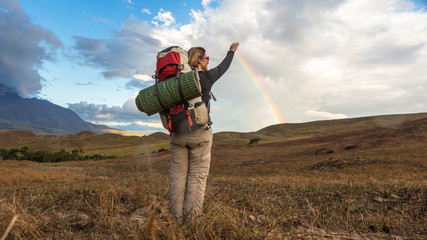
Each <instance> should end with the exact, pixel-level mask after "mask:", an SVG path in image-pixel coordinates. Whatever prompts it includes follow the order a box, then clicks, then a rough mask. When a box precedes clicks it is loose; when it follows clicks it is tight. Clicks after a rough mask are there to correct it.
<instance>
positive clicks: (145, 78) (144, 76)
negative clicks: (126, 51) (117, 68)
mask: <svg viewBox="0 0 427 240" xmlns="http://www.w3.org/2000/svg"><path fill="white" fill-rule="evenodd" d="M132 77H133V78H135V79H138V80H141V81H143V82H152V81H153V77H152V76H149V75H147V74H134V75H133V76H132Z"/></svg>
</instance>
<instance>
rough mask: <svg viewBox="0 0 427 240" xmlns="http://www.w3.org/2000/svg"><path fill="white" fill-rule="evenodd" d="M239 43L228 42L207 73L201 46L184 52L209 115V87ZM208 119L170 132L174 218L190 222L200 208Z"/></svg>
mask: <svg viewBox="0 0 427 240" xmlns="http://www.w3.org/2000/svg"><path fill="white" fill-rule="evenodd" d="M238 47H239V43H238V42H236V43H232V44H231V46H230V50H229V51H228V53H227V56H226V57H225V58H224V60H223V61H222V62H221V63H220V64H219V65H218V66H217V67H215V68H212V69H210V70H208V64H209V56H207V55H206V51H205V49H204V48H202V47H193V48H191V49H190V50H188V62H189V65H190V66H191V67H194V68H197V69H198V71H199V76H200V84H201V89H202V100H203V102H204V103H205V104H206V106H207V108H208V113H209V109H210V108H209V106H210V105H209V101H210V97H211V88H212V86H213V84H214V83H215V82H216V81H217V80H218V79H219V78H220V77H221V76H222V75H223V74H224V73H225V72H226V71H227V69H228V68H229V67H230V64H231V61H232V60H233V56H234V52H235V51H236V50H237V48H238ZM211 125H212V122H211V121H210V116H209V120H208V124H206V125H205V126H204V127H200V128H198V129H196V130H195V131H192V132H189V133H182V134H179V133H175V132H172V133H171V142H170V145H171V152H172V159H171V164H170V173H169V174H170V175H169V198H170V211H171V214H172V216H173V217H174V219H176V220H178V221H181V220H191V219H194V218H195V217H197V216H198V215H199V214H200V213H201V211H202V206H203V199H204V195H205V188H206V180H207V177H208V174H209V166H210V161H211V148H212V141H213V133H212V128H211Z"/></svg>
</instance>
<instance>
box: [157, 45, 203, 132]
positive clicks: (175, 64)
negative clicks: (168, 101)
mask: <svg viewBox="0 0 427 240" xmlns="http://www.w3.org/2000/svg"><path fill="white" fill-rule="evenodd" d="M190 71H195V72H196V76H197V78H198V77H199V74H198V72H197V69H192V68H191V67H190V65H189V64H188V54H187V52H186V51H185V50H184V49H182V48H180V47H178V46H172V47H168V48H166V49H164V50H162V51H161V52H159V53H158V54H157V63H156V75H154V76H153V77H154V78H155V87H154V91H155V93H154V95H155V96H156V97H157V98H158V101H159V103H160V104H161V101H160V99H159V95H158V87H157V83H158V82H162V81H165V80H167V79H169V78H173V77H177V78H178V79H179V77H180V76H181V73H187V72H190ZM178 84H180V81H178ZM178 89H179V91H181V87H180V86H178ZM179 94H180V96H181V99H182V103H180V104H177V105H175V106H173V107H171V108H169V109H167V108H165V107H164V106H162V108H163V109H165V110H164V111H162V112H160V119H161V120H162V123H163V127H165V128H166V129H167V130H168V131H169V132H175V133H187V132H192V131H194V130H196V129H198V128H200V127H203V126H205V125H206V124H207V122H208V110H207V108H206V105H205V104H204V103H203V101H202V98H201V97H197V98H194V99H191V100H189V101H186V100H185V99H184V97H183V95H182V92H179Z"/></svg>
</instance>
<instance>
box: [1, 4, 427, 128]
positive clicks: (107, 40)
mask: <svg viewBox="0 0 427 240" xmlns="http://www.w3.org/2000/svg"><path fill="white" fill-rule="evenodd" d="M426 6H427V4H426V1H425V0H424V1H423V0H418V1H405V0H330V1H315V0H304V1H291V0H221V1H216V0H203V1H201V0H199V1H195V0H188V1H187V0H184V1H137V0H108V1H107V0H105V1H94V0H92V1H90V0H85V1H84V0H73V1H71V0H69V1H66V0H61V1H60V0H0V18H3V19H2V20H4V21H2V23H0V31H1V32H7V33H8V34H2V35H1V36H0V50H1V51H0V60H1V61H0V64H2V65H0V84H3V85H6V86H8V87H10V88H12V89H14V90H16V91H17V92H18V93H19V94H20V95H21V96H23V97H39V98H43V99H46V100H49V101H51V102H53V103H55V104H58V105H61V106H63V107H66V108H70V109H72V110H73V111H75V112H76V113H77V114H79V115H80V116H81V117H82V118H83V119H84V120H87V121H91V122H94V123H99V124H106V125H108V126H111V127H115V128H120V129H124V130H128V131H131V132H139V133H152V132H155V131H164V130H162V129H161V126H160V122H159V119H158V117H157V116H152V117H147V116H146V115H145V114H144V113H141V112H138V111H137V109H136V107H135V104H134V97H135V95H136V94H137V92H138V91H139V90H140V89H142V88H145V87H148V86H150V85H151V84H152V80H150V77H149V76H151V75H152V74H153V73H154V66H155V65H154V64H155V54H156V53H157V52H158V51H160V50H162V49H164V48H166V47H168V46H169V45H180V46H182V47H184V48H185V49H188V48H190V47H191V46H203V47H205V48H206V49H207V52H208V55H210V57H211V61H210V67H214V66H215V65H216V64H218V63H219V62H220V61H221V60H222V58H223V57H224V56H225V54H226V52H227V50H228V47H229V45H230V44H231V43H232V42H234V41H239V42H240V43H241V45H240V47H239V50H238V54H239V57H240V58H241V59H242V60H244V63H246V64H247V66H243V65H241V64H239V63H238V62H237V61H236V59H235V61H234V62H233V63H232V66H231V67H230V69H229V71H228V72H227V73H226V74H225V75H224V76H223V77H222V78H221V79H220V81H219V82H217V83H216V84H215V86H214V88H213V92H214V94H215V96H216V97H217V98H218V101H217V102H214V103H212V119H213V122H214V131H216V132H218V131H256V130H258V129H260V128H263V127H265V126H268V125H272V124H275V123H277V121H276V119H277V118H276V117H275V116H274V113H273V112H272V111H271V109H272V108H271V106H269V105H271V104H274V105H275V106H276V108H277V112H278V114H280V115H281V116H282V117H283V119H284V122H294V123H296V122H307V121H314V120H326V119H336V118H348V117H361V116H369V115H381V114H398V113H415V112H425V111H426V109H427V94H426V93H427V79H426V76H427V68H426V67H425V66H426V65H427V43H426V39H427V13H426ZM245 67H246V68H245ZM248 69H251V70H252V75H248V72H247V70H248ZM251 77H252V78H251ZM255 81H257V82H258V84H259V85H257V84H256V82H255ZM260 85H261V86H262V88H263V89H264V92H263V91H260ZM266 96H268V98H266ZM266 99H270V102H268V101H267V102H266Z"/></svg>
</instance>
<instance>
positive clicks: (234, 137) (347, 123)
mask: <svg viewBox="0 0 427 240" xmlns="http://www.w3.org/2000/svg"><path fill="white" fill-rule="evenodd" d="M423 119H424V120H425V119H427V113H419V114H402V115H386V116H373V117H363V118H353V119H342V120H329V121H316V122H308V123H298V124H277V125H273V126H269V127H266V128H263V129H261V130H259V131H256V132H251V133H238V132H219V133H215V134H214V146H215V145H242V146H243V145H247V144H248V143H249V140H250V139H251V138H254V137H259V138H261V141H260V142H259V144H268V143H275V142H289V141H293V140H299V139H310V138H316V137H325V136H334V135H337V134H356V133H357V134H362V135H363V134H370V133H373V132H377V131H386V130H393V131H394V130H396V129H400V128H399V127H402V126H407V125H408V124H409V126H410V125H411V124H415V123H416V121H417V120H420V121H423ZM169 139H170V137H169V136H168V135H167V134H165V133H160V132H157V133H153V134H151V135H149V136H123V135H119V134H113V133H104V134H96V133H93V132H89V131H84V132H81V133H78V134H70V135H63V136H58V135H36V134H33V133H30V132H26V131H22V130H0V148H20V147H23V146H27V147H29V148H30V149H32V150H50V151H57V150H60V149H65V150H72V149H75V148H82V149H83V150H84V151H86V152H88V153H91V154H95V153H100V152H102V153H104V154H108V155H110V154H114V155H118V156H134V155H140V154H148V153H151V152H153V151H156V150H158V149H160V148H165V149H169V148H170V146H169Z"/></svg>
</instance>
